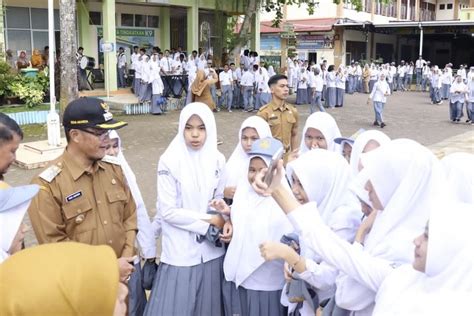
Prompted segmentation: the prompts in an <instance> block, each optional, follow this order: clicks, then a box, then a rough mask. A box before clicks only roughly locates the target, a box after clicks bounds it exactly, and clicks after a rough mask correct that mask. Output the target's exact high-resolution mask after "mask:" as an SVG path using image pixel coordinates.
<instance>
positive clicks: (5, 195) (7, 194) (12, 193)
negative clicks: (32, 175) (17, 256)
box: [0, 181, 39, 263]
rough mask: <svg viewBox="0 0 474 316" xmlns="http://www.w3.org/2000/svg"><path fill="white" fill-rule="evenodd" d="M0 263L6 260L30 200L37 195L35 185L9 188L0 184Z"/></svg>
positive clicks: (3, 183)
mask: <svg viewBox="0 0 474 316" xmlns="http://www.w3.org/2000/svg"><path fill="white" fill-rule="evenodd" d="M0 191H1V192H0V193H1V194H0V205H1V210H0V263H1V262H3V261H4V260H5V259H7V258H8V257H9V256H10V254H9V253H8V250H10V247H11V246H12V242H13V239H14V238H15V236H16V233H17V232H18V229H19V228H20V225H21V222H22V221H23V218H24V217H25V214H26V211H27V210H28V207H29V206H30V203H31V199H32V198H33V197H34V196H35V195H36V194H37V193H38V191H39V186H38V185H36V184H32V185H25V186H20V187H10V186H9V185H8V184H6V183H5V182H3V181H1V183H0Z"/></svg>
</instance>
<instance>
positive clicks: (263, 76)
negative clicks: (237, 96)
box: [254, 67, 272, 110]
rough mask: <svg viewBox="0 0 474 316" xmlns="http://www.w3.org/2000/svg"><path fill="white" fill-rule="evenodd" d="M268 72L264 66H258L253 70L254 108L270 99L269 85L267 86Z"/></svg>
mask: <svg viewBox="0 0 474 316" xmlns="http://www.w3.org/2000/svg"><path fill="white" fill-rule="evenodd" d="M269 79H270V78H269V77H268V72H267V70H266V69H265V68H264V67H258V70H257V71H256V72H255V90H256V93H255V107H254V108H255V110H259V109H260V108H261V107H262V106H264V105H266V104H268V103H269V102H270V101H271V99H272V94H271V91H270V87H269V86H268V80H269Z"/></svg>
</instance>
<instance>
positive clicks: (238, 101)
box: [230, 63, 244, 108]
mask: <svg viewBox="0 0 474 316" xmlns="http://www.w3.org/2000/svg"><path fill="white" fill-rule="evenodd" d="M243 68H244V65H243V64H242V63H241V64H240V68H236V67H235V64H234V63H231V64H230V70H231V71H232V81H233V85H232V86H233V87H234V89H233V91H232V95H233V97H234V99H233V100H232V104H234V106H235V107H236V108H242V102H243V101H242V91H241V89H240V79H241V78H242V73H243Z"/></svg>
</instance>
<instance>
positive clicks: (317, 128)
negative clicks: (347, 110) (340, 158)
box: [299, 112, 341, 155]
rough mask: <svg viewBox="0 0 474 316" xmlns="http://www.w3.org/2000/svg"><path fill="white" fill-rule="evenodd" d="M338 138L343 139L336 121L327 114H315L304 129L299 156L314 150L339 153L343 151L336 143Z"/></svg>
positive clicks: (307, 120) (309, 118) (310, 117)
mask: <svg viewBox="0 0 474 316" xmlns="http://www.w3.org/2000/svg"><path fill="white" fill-rule="evenodd" d="M337 137H341V131H340V130H339V127H338V126H337V123H336V120H334V118H333V117H332V116H331V115H330V114H328V113H326V112H316V113H313V114H311V115H310V116H309V117H308V118H307V119H306V123H305V125H304V127H303V135H302V137H301V142H300V151H299V154H300V155H301V154H303V153H305V152H307V151H309V150H311V149H314V148H321V149H327V150H329V151H333V152H337V153H339V152H340V151H341V149H340V145H338V144H336V143H335V142H334V139H335V138H337Z"/></svg>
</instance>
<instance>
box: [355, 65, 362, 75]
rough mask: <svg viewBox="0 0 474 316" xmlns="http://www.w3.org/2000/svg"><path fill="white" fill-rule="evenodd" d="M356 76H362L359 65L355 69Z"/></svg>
mask: <svg viewBox="0 0 474 316" xmlns="http://www.w3.org/2000/svg"><path fill="white" fill-rule="evenodd" d="M356 76H362V67H361V66H360V65H357V67H356Z"/></svg>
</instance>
